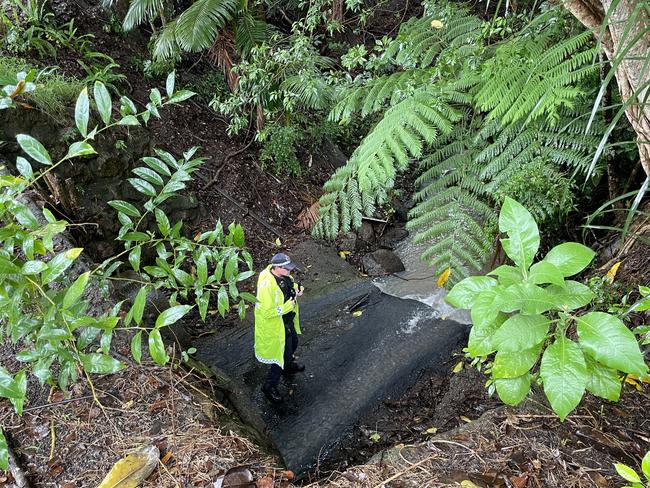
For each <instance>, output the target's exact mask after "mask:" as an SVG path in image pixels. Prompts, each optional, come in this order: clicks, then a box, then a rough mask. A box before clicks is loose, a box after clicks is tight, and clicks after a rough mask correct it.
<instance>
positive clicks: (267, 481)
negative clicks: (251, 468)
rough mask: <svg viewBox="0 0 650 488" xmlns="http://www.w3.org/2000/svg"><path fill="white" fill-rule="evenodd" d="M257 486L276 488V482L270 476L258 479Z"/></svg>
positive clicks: (260, 487) (258, 487)
mask: <svg viewBox="0 0 650 488" xmlns="http://www.w3.org/2000/svg"><path fill="white" fill-rule="evenodd" d="M255 486H257V488H273V487H274V486H275V482H274V481H273V478H271V477H270V476H265V477H264V478H260V479H258V480H257V481H256V482H255Z"/></svg>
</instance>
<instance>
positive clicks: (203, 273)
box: [196, 253, 208, 286]
mask: <svg viewBox="0 0 650 488" xmlns="http://www.w3.org/2000/svg"><path fill="white" fill-rule="evenodd" d="M196 277H197V280H198V284H200V285H201V286H203V285H205V284H206V283H207V281H208V263H207V261H206V258H205V254H204V253H201V254H200V255H199V257H198V259H197V260H196Z"/></svg>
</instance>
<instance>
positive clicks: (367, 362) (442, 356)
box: [195, 242, 468, 473]
mask: <svg viewBox="0 0 650 488" xmlns="http://www.w3.org/2000/svg"><path fill="white" fill-rule="evenodd" d="M291 255H292V257H293V258H294V260H296V261H297V262H299V263H302V264H303V270H304V273H303V275H302V276H301V274H300V273H298V276H297V277H298V278H299V279H302V281H303V283H304V285H305V288H306V292H305V296H303V297H302V301H301V327H302V328H303V335H302V336H300V344H299V347H298V351H297V352H296V355H297V356H299V361H300V362H301V363H303V364H305V366H306V370H305V372H303V373H299V374H297V375H295V376H294V377H292V378H288V379H283V381H282V383H281V390H282V392H283V393H284V394H285V395H286V397H287V401H286V402H285V403H284V404H282V405H280V406H272V405H270V404H269V403H268V402H267V400H266V399H265V398H264V396H263V395H262V393H261V391H260V387H261V385H262V383H263V381H264V377H265V375H266V371H267V368H268V366H265V365H262V364H260V363H258V362H257V361H256V360H255V357H254V355H253V323H252V313H251V314H248V318H247V320H246V321H245V322H244V323H243V324H242V325H241V326H238V327H234V328H230V329H227V330H224V331H222V332H221V333H218V334H215V335H213V336H210V337H207V338H202V339H201V340H200V341H199V342H198V343H196V344H195V347H196V348H197V350H198V351H197V357H198V359H200V360H201V361H203V362H204V363H206V364H208V365H209V366H210V367H211V368H212V369H213V370H214V371H216V372H218V374H219V375H220V376H222V377H223V376H226V377H228V378H229V379H230V380H231V382H230V389H231V392H232V399H233V401H234V403H235V405H236V406H237V409H238V410H239V413H240V415H242V417H243V418H244V419H245V420H246V421H248V422H249V423H251V424H253V425H254V426H256V427H257V428H258V430H263V431H264V432H265V433H266V434H267V435H268V436H269V438H270V439H271V441H272V442H273V444H274V445H275V446H276V447H277V449H278V450H279V452H280V454H281V455H282V457H283V458H284V461H285V464H286V465H287V468H289V469H291V470H292V471H294V472H296V473H301V472H304V471H306V470H307V469H310V468H312V467H313V466H315V465H317V464H318V463H319V462H322V461H323V460H324V459H325V458H326V457H328V456H329V455H330V453H331V452H332V450H334V449H336V447H337V446H339V445H341V443H345V442H346V437H347V436H348V435H349V434H350V432H351V431H352V427H353V425H354V424H355V423H357V422H358V421H359V420H360V419H362V418H363V416H364V415H365V414H366V413H367V412H369V411H370V410H371V409H372V408H373V407H374V406H376V405H377V403H378V402H381V401H382V400H383V399H386V398H388V397H392V398H395V397H397V396H399V395H400V394H401V393H403V392H404V391H405V390H406V389H407V388H408V387H410V386H411V385H412V384H413V383H414V381H415V380H416V378H417V375H418V373H419V372H421V371H422V370H424V369H428V370H433V371H435V370H440V369H442V368H443V367H447V368H448V366H449V365H448V362H449V360H450V355H451V352H452V351H454V350H456V349H458V348H460V347H462V344H463V342H464V341H465V340H466V337H467V332H468V329H467V325H465V324H461V323H459V322H455V321H452V320H444V319H441V318H440V313H439V312H438V311H436V310H435V309H433V308H431V307H429V306H427V305H426V304H424V303H422V302H419V301H415V300H410V299H401V298H397V297H394V296H390V295H387V294H384V293H382V292H381V291H379V289H378V288H377V287H376V286H375V285H373V284H372V282H371V281H370V280H368V279H367V278H366V279H364V278H361V277H358V276H357V275H356V272H355V270H354V269H353V268H352V267H350V266H349V265H348V264H347V263H346V262H345V261H344V260H342V259H341V258H340V257H339V256H338V255H337V254H336V253H335V252H334V251H333V250H331V249H330V248H326V247H324V246H320V245H319V244H317V243H314V242H307V243H303V245H301V247H300V248H298V249H296V250H294V252H293V253H292V254H291ZM354 312H357V313H356V314H355V313H354ZM359 312H361V313H360V314H359Z"/></svg>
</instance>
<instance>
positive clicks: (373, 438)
mask: <svg viewBox="0 0 650 488" xmlns="http://www.w3.org/2000/svg"><path fill="white" fill-rule="evenodd" d="M368 439H370V440H371V441H372V442H379V441H380V440H381V436H380V435H379V432H375V433H373V434H372V435H370V436H369V437H368Z"/></svg>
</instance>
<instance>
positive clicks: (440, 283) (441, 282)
mask: <svg viewBox="0 0 650 488" xmlns="http://www.w3.org/2000/svg"><path fill="white" fill-rule="evenodd" d="M434 22H435V20H434ZM450 274H451V267H449V268H447V269H446V270H444V271H443V272H442V273H441V274H440V276H438V286H445V283H447V280H448V279H449V275H450Z"/></svg>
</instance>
